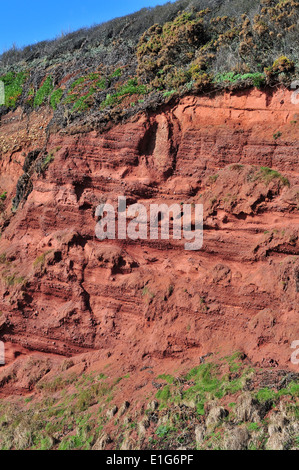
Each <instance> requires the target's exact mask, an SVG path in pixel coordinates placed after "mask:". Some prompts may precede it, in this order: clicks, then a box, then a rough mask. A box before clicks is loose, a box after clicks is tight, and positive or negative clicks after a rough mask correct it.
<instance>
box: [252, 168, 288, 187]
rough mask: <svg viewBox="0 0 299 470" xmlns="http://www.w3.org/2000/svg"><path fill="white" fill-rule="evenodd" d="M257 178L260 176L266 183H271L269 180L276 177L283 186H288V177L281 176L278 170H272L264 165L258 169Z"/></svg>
mask: <svg viewBox="0 0 299 470" xmlns="http://www.w3.org/2000/svg"><path fill="white" fill-rule="evenodd" d="M257 178H261V179H262V180H263V181H265V183H266V184H269V183H271V181H273V180H275V179H278V180H280V181H281V182H282V184H283V185H284V186H290V182H289V180H288V178H286V177H285V176H282V175H281V174H280V173H279V172H278V171H276V170H272V169H271V168H268V167H266V166H262V167H261V169H260V171H259V172H258V174H257Z"/></svg>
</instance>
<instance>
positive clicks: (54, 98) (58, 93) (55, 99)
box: [50, 88, 63, 110]
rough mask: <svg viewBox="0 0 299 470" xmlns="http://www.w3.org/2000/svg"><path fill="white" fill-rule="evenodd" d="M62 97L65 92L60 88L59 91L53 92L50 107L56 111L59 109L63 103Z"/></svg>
mask: <svg viewBox="0 0 299 470" xmlns="http://www.w3.org/2000/svg"><path fill="white" fill-rule="evenodd" d="M62 95H63V90H62V89H61V88H58V89H57V90H55V91H53V93H52V95H51V98H50V105H51V107H52V108H53V109H54V110H55V109H57V106H58V105H59V103H60V101H61V98H62Z"/></svg>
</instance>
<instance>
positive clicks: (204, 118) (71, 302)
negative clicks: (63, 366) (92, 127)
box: [0, 89, 299, 390]
mask: <svg viewBox="0 0 299 470" xmlns="http://www.w3.org/2000/svg"><path fill="white" fill-rule="evenodd" d="M50 117H51V116H50V115H48V114H47V113H46V112H44V113H40V114H39V115H36V116H35V115H31V117H30V119H27V118H26V117H22V115H21V114H20V113H19V112H18V111H17V112H15V113H11V114H9V115H7V116H6V117H5V119H3V121H2V124H1V146H2V153H3V157H2V160H1V180H0V187H1V190H2V191H7V198H6V200H5V201H4V202H3V207H2V217H3V228H2V230H3V232H2V237H1V241H0V246H1V250H0V252H1V265H0V266H1V287H0V289H1V291H0V293H1V305H0V310H1V312H2V315H1V339H2V340H3V341H4V342H5V343H7V345H11V348H12V351H14V352H15V354H14V355H13V354H11V355H10V354H9V356H10V357H8V365H7V366H6V367H11V364H10V362H12V363H13V361H14V360H16V359H15V356H18V355H19V353H21V354H22V356H21V357H26V356H27V355H29V356H30V355H32V354H34V351H39V352H43V353H45V354H46V355H49V354H51V355H52V354H53V355H58V356H62V357H69V356H73V355H76V354H80V353H88V357H90V358H92V357H93V353H94V352H95V351H96V352H97V353H96V357H97V358H98V357H99V352H100V357H102V358H105V357H107V354H108V356H109V355H110V354H112V357H113V359H114V361H116V360H117V361H120V362H121V363H122V365H123V366H124V367H126V366H128V367H129V366H130V367H132V366H137V367H138V366H139V365H142V364H148V362H151V361H154V362H155V363H156V364H157V365H159V367H162V369H163V361H164V360H165V358H167V363H168V362H170V363H171V364H173V367H175V364H181V363H184V362H186V361H187V363H188V365H189V364H190V365H191V366H192V365H193V364H196V363H198V361H199V358H200V357H202V356H205V355H206V354H210V353H212V354H215V353H216V352H218V351H221V352H222V353H231V352H234V351H236V350H241V351H243V352H244V353H245V354H246V355H247V356H248V357H249V358H250V360H251V361H252V362H253V363H254V364H258V365H260V366H263V367H273V366H274V367H277V366H279V367H284V368H290V369H291V368H292V367H293V368H294V366H292V364H291V363H290V356H291V353H292V351H291V349H290V345H291V343H292V341H294V340H297V339H298V338H299V330H298V321H297V315H298V291H299V263H298V222H299V215H298V204H299V200H298V194H299V174H298V148H299V144H298V140H297V136H298V124H297V107H296V105H294V104H292V102H291V93H290V92H289V91H287V90H283V89H280V90H277V91H275V92H272V93H270V92H261V91H257V90H252V91H246V92H240V93H237V94H224V95H219V96H217V95H216V96H212V97H186V98H183V99H182V100H181V101H180V102H178V103H177V105H174V106H172V107H171V106H169V107H165V108H164V109H163V110H161V111H160V112H158V113H155V114H152V115H151V116H147V117H145V116H139V117H136V118H135V119H134V121H131V122H127V123H125V124H120V125H118V126H116V127H114V128H113V129H111V130H109V131H107V132H105V133H102V134H97V133H96V132H91V133H87V134H75V135H65V134H64V133H62V132H61V133H57V134H55V135H50V136H46V134H45V129H46V126H47V123H48V122H49V119H50ZM37 149H39V150H40V153H38V152H36V150H37ZM28 155H29V157H28ZM49 155H50V157H49ZM264 167H270V168H273V169H275V170H277V172H276V173H275V172H270V173H269V172H267V171H266V170H265V168H264ZM24 169H25V170H26V171H24ZM24 175H25V176H26V177H25V178H24ZM18 181H19V183H18ZM17 183H18V192H19V199H20V203H19V206H18V208H17V209H16V210H15V213H14V215H11V214H10V208H11V204H12V200H13V199H14V198H15V199H14V204H16V200H18V198H16V187H17ZM120 195H125V196H126V197H127V198H128V201H129V202H130V203H133V202H142V203H143V204H145V205H146V206H148V205H149V204H150V203H162V202H165V203H168V204H169V203H172V202H178V203H181V202H189V203H200V202H202V203H203V204H204V220H205V225H204V246H203V249H202V250H201V251H198V252H188V251H185V250H184V247H183V243H178V242H174V241H173V240H170V241H161V240H160V241H150V240H147V241H142V242H141V241H136V242H133V241H129V240H127V241H118V240H115V241H105V242H100V241H99V240H97V239H96V237H95V224H96V219H95V208H96V206H97V205H98V204H99V203H100V202H103V201H105V202H110V203H115V202H116V201H117V197H118V196H120ZM22 196H23V199H22ZM24 196H25V198H24ZM27 196H28V197H27ZM26 197H27V200H25V199H26ZM128 351H129V356H130V358H129V357H128ZM17 361H20V358H19V357H18V358H17ZM4 370H5V368H4ZM1 373H2V374H3V370H2V371H1ZM15 386H16V388H17V387H18V384H15ZM4 390H5V387H4Z"/></svg>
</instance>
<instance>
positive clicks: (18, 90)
mask: <svg viewBox="0 0 299 470" xmlns="http://www.w3.org/2000/svg"><path fill="white" fill-rule="evenodd" d="M27 77H28V74H27V72H18V73H16V72H8V73H7V74H6V75H3V76H1V77H0V80H1V81H2V82H3V83H4V89H5V106H7V107H8V108H15V107H16V104H17V102H18V100H19V98H20V96H21V95H22V92H23V85H24V83H25V81H26V79H27Z"/></svg>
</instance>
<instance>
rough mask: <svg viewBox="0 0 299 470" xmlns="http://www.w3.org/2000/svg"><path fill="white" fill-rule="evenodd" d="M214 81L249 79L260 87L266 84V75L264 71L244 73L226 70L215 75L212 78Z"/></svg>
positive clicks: (229, 81) (233, 81)
mask: <svg viewBox="0 0 299 470" xmlns="http://www.w3.org/2000/svg"><path fill="white" fill-rule="evenodd" d="M214 81H215V83H223V82H228V83H236V82H246V81H249V82H250V83H252V85H253V86H254V87H256V88H261V87H262V86H263V85H265V84H266V75H265V74H264V73H259V72H255V73H245V74H240V73H236V72H227V73H224V74H218V75H216V77H215V79H214Z"/></svg>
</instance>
